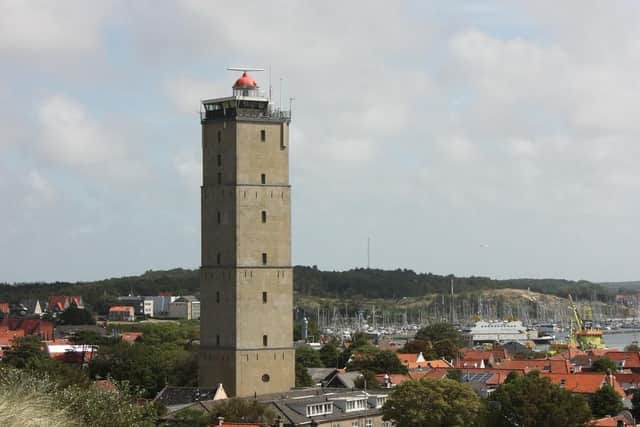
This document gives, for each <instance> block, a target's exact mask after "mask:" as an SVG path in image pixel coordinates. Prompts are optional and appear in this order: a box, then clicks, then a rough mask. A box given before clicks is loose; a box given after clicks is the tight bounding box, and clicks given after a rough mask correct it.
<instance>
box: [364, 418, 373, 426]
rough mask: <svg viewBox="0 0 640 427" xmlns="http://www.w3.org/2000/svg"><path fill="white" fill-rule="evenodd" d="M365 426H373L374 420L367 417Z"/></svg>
mask: <svg viewBox="0 0 640 427" xmlns="http://www.w3.org/2000/svg"><path fill="white" fill-rule="evenodd" d="M364 427H373V420H372V419H371V418H367V419H366V421H365V422H364Z"/></svg>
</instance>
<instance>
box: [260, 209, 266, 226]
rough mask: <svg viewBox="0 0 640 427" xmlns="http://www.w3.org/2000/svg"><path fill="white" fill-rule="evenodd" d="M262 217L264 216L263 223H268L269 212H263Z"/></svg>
mask: <svg viewBox="0 0 640 427" xmlns="http://www.w3.org/2000/svg"><path fill="white" fill-rule="evenodd" d="M261 216H262V223H263V224H264V223H266V222H267V211H262V212H261Z"/></svg>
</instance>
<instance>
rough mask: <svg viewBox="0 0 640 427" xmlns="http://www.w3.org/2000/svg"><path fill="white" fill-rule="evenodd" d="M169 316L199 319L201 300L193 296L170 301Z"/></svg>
mask: <svg viewBox="0 0 640 427" xmlns="http://www.w3.org/2000/svg"><path fill="white" fill-rule="evenodd" d="M169 317H170V318H172V319H199V318H200V301H198V300H197V299H196V298H195V297H193V296H184V297H180V298H177V299H176V300H174V301H173V302H171V303H169Z"/></svg>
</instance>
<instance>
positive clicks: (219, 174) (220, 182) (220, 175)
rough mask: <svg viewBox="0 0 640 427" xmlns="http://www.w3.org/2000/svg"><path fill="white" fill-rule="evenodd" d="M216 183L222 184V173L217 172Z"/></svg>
mask: <svg viewBox="0 0 640 427" xmlns="http://www.w3.org/2000/svg"><path fill="white" fill-rule="evenodd" d="M218 184H222V173H221V172H218Z"/></svg>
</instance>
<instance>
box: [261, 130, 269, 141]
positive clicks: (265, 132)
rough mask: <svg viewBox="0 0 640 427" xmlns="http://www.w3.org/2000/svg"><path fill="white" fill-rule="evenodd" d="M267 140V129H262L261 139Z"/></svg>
mask: <svg viewBox="0 0 640 427" xmlns="http://www.w3.org/2000/svg"><path fill="white" fill-rule="evenodd" d="M266 140H267V131H266V130H264V129H262V130H261V131H260V141H262V142H265V141H266Z"/></svg>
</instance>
